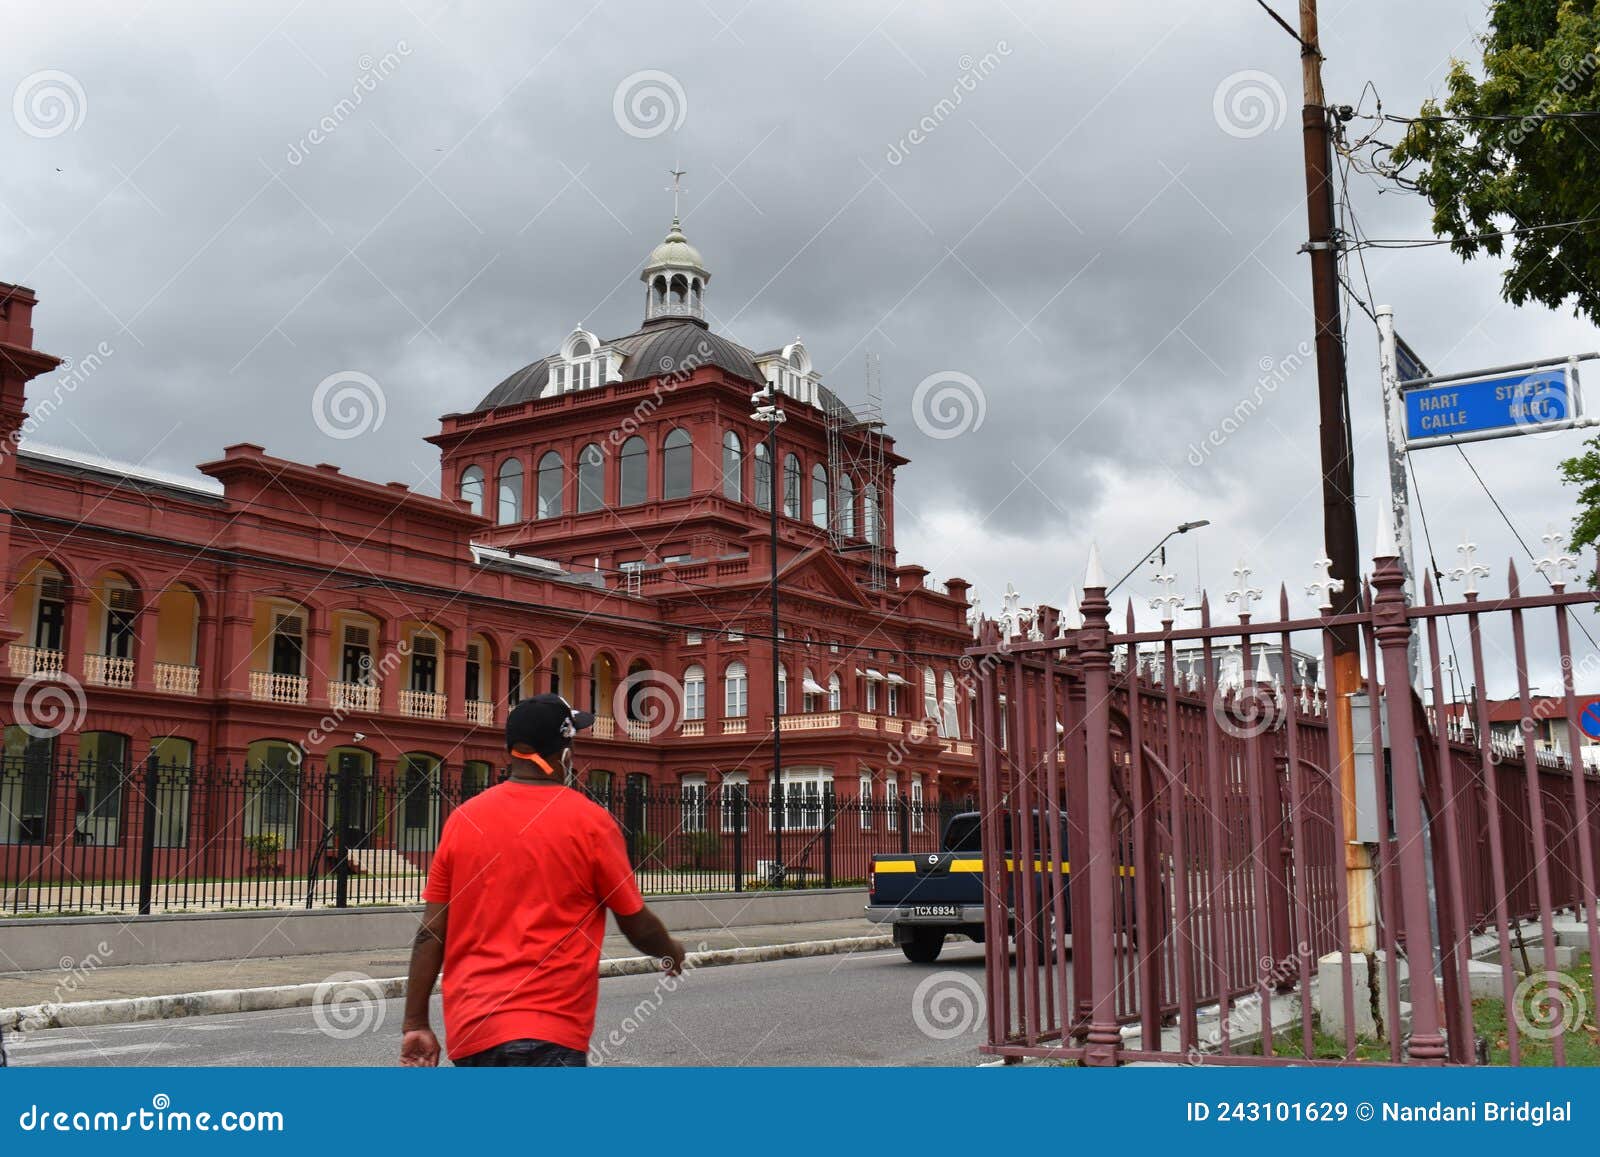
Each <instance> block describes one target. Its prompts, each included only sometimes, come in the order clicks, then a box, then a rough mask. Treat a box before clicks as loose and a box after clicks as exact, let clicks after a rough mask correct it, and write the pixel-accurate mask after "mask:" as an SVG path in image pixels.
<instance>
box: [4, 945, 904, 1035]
mask: <svg viewBox="0 0 1600 1157" xmlns="http://www.w3.org/2000/svg"><path fill="white" fill-rule="evenodd" d="M893 945H894V938H893V937H892V936H888V935H880V936H850V937H846V938H843V939H839V940H801V941H798V942H796V943H793V944H763V945H757V946H755V947H751V948H713V949H708V950H707V949H702V950H701V951H697V952H690V953H689V958H688V960H687V961H686V962H685V963H686V966H687V967H688V968H689V969H690V970H693V969H696V968H717V967H721V966H724V965H729V964H759V963H765V962H768V961H774V960H795V959H799V958H801V957H806V956H837V955H844V954H848V953H851V952H868V951H876V950H877V949H881V948H890V947H893ZM658 968H659V965H658V964H657V962H656V961H655V960H654V959H653V958H652V957H649V956H624V957H618V958H616V959H612V960H602V961H601V962H600V976H601V978H602V979H603V978H605V977H610V976H639V975H643V974H646V973H651V972H655V971H657V970H658ZM405 991H406V978H405V977H403V976H391V977H384V978H374V977H362V976H359V975H357V974H353V973H347V972H341V973H336V974H334V975H333V976H331V977H329V978H328V979H327V980H324V981H321V982H319V983H316V984H279V985H273V986H271V987H267V988H219V989H214V990H212V991H209V992H181V993H176V994H173V995H171V996H133V997H122V998H119V999H116V1000H82V1001H74V1002H71V1003H67V1004H30V1005H23V1006H21V1007H18V1008H0V1029H4V1030H5V1031H6V1032H19V1033H20V1032H38V1031H40V1030H42V1029H49V1028H96V1027H99V1026H101V1025H108V1024H134V1023H137V1022H139V1021H148V1020H176V1019H180V1018H182V1017H190V1016H219V1015H224V1014H227V1013H236V1012H267V1011H270V1010H272V1009H280V1008H300V1007H304V1006H307V1005H314V1004H318V1003H324V1002H327V1001H328V1000H330V999H332V998H334V997H337V998H338V999H339V1000H341V1001H344V1000H349V999H350V998H351V997H352V996H358V995H360V994H362V993H367V994H369V999H373V1000H391V999H393V998H395V997H397V996H404V995H405Z"/></svg>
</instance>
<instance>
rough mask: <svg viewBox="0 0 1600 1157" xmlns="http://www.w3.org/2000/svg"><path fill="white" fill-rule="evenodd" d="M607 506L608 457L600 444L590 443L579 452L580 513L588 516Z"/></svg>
mask: <svg viewBox="0 0 1600 1157" xmlns="http://www.w3.org/2000/svg"><path fill="white" fill-rule="evenodd" d="M605 504H606V456H605V452H604V451H602V450H601V449H600V443H598V442H590V443H589V444H588V445H587V446H585V447H584V448H583V449H582V450H580V451H578V513H579V514H588V513H589V512H590V511H593V510H600V509H601V508H603V507H604V506H605Z"/></svg>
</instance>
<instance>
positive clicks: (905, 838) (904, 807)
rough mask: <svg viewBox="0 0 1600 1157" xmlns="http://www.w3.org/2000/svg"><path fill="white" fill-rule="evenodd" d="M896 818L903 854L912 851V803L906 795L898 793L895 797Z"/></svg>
mask: <svg viewBox="0 0 1600 1157" xmlns="http://www.w3.org/2000/svg"><path fill="white" fill-rule="evenodd" d="M894 810H895V820H896V821H897V823H898V826H899V828H900V852H901V854H902V855H905V854H909V853H910V851H911V804H910V802H909V801H908V800H907V799H906V797H905V796H904V795H902V794H900V793H898V792H897V793H896V794H895V797H894Z"/></svg>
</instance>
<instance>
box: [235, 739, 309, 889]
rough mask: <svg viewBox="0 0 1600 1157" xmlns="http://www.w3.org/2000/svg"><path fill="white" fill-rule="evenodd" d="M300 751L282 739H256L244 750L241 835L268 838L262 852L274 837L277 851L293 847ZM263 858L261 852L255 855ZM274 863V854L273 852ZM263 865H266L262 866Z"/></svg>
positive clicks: (297, 824)
mask: <svg viewBox="0 0 1600 1157" xmlns="http://www.w3.org/2000/svg"><path fill="white" fill-rule="evenodd" d="M303 760H304V755H303V753H302V752H301V750H300V748H299V747H298V746H297V745H296V744H293V743H289V742H288V741H286V740H282V739H258V740H256V741H255V742H254V743H252V744H250V746H249V747H248V748H246V749H245V754H244V766H245V778H244V789H245V799H244V834H245V838H246V839H247V840H248V839H250V837H252V836H260V837H268V838H269V839H268V840H267V841H265V842H264V843H263V844H262V847H263V849H264V848H267V847H270V846H271V843H272V841H271V840H270V837H273V836H276V837H277V839H276V841H275V842H276V844H277V847H278V849H279V850H283V851H287V850H288V849H290V848H293V847H294V846H295V837H296V836H297V835H298V833H299V826H300V806H299V804H300V764H301V762H302V761H303ZM255 854H256V855H257V856H258V857H260V858H262V859H263V860H264V859H265V852H264V851H257V852H256V853H255ZM272 857H273V860H276V852H273V853H272ZM263 866H265V864H263Z"/></svg>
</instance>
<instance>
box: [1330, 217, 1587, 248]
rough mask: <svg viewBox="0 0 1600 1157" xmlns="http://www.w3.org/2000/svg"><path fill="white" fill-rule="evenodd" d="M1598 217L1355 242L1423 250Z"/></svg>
mask: <svg viewBox="0 0 1600 1157" xmlns="http://www.w3.org/2000/svg"><path fill="white" fill-rule="evenodd" d="M1597 221H1600V216H1595V217H1579V218H1578V219H1576V220H1574V221H1553V222H1551V223H1550V224H1548V225H1519V226H1517V227H1516V228H1514V229H1500V230H1497V231H1495V232H1492V233H1469V234H1467V235H1466V236H1465V237H1382V238H1377V239H1369V240H1365V241H1357V242H1356V244H1355V246H1354V248H1356V249H1425V248H1427V247H1429V246H1432V245H1458V244H1462V243H1464V242H1469V241H1492V240H1495V239H1496V238H1500V237H1517V236H1521V235H1522V234H1524V233H1538V232H1540V231H1542V230H1545V229H1576V228H1577V227H1578V226H1580V225H1592V224H1594V223H1595V222H1597Z"/></svg>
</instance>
